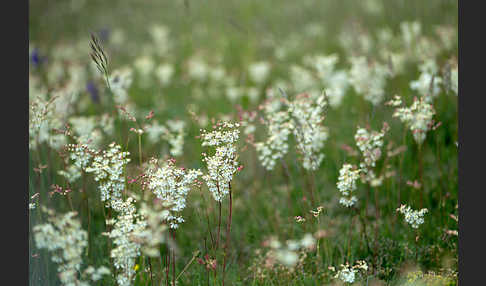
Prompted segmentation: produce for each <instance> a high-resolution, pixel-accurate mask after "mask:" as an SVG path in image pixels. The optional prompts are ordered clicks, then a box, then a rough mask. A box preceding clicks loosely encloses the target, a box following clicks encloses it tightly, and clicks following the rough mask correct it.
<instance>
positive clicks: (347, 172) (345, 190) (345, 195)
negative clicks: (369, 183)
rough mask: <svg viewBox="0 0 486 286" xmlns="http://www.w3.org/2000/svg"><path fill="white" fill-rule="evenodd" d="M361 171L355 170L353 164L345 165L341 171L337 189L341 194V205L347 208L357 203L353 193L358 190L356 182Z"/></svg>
mask: <svg viewBox="0 0 486 286" xmlns="http://www.w3.org/2000/svg"><path fill="white" fill-rule="evenodd" d="M359 173H360V170H353V166H352V165H351V164H344V165H343V167H342V168H341V170H339V178H338V182H337V188H338V190H339V192H341V195H342V197H341V199H340V200H339V203H340V204H342V205H344V206H345V207H351V206H353V205H354V204H355V203H356V202H357V200H358V199H357V198H356V196H354V195H352V193H353V192H354V191H355V190H356V180H358V179H359Z"/></svg>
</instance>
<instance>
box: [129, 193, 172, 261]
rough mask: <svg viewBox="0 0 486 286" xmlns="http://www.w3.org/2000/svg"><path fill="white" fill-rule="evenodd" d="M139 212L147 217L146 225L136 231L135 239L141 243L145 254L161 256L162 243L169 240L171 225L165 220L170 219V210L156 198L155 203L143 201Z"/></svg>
mask: <svg viewBox="0 0 486 286" xmlns="http://www.w3.org/2000/svg"><path fill="white" fill-rule="evenodd" d="M139 213H140V215H141V216H143V217H144V218H145V222H146V225H145V228H142V229H139V230H138V231H137V232H136V233H134V237H135V240H136V241H139V242H140V243H141V246H142V248H141V250H142V252H143V253H144V254H146V255H148V256H150V257H159V255H160V252H159V250H160V245H161V244H162V243H165V242H166V241H167V230H168V229H169V227H168V226H167V224H165V223H164V222H165V221H167V220H168V219H169V216H170V212H169V210H167V209H166V208H165V206H164V205H163V203H158V201H157V200H156V201H155V202H154V204H148V203H146V202H142V204H141V207H140V209H139Z"/></svg>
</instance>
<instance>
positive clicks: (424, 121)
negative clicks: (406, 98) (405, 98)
mask: <svg viewBox="0 0 486 286" xmlns="http://www.w3.org/2000/svg"><path fill="white" fill-rule="evenodd" d="M388 104H389V105H392V106H395V107H398V106H400V105H401V104H402V101H401V99H400V97H398V96H395V98H394V99H393V100H392V101H390V102H388ZM434 114H435V110H434V107H433V106H432V104H430V103H427V101H426V100H425V98H424V97H420V98H417V97H414V99H413V103H412V105H411V106H410V107H398V108H396V109H395V113H393V117H398V118H399V119H400V120H401V121H402V122H403V123H405V125H407V126H408V128H410V130H412V133H413V138H414V139H415V141H416V142H417V144H419V145H421V144H422V143H423V142H424V140H425V137H426V133H427V131H429V130H430V129H431V128H432V126H433V123H434V120H433V119H432V117H433V116H434Z"/></svg>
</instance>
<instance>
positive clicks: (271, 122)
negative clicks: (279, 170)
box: [255, 99, 293, 170]
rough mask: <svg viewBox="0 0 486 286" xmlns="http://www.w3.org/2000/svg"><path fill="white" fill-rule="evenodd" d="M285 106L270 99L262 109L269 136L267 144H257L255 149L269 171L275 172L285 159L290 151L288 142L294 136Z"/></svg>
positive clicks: (278, 101)
mask: <svg viewBox="0 0 486 286" xmlns="http://www.w3.org/2000/svg"><path fill="white" fill-rule="evenodd" d="M282 101H284V99H282ZM283 106H284V104H283V103H282V102H281V101H280V100H278V99H270V100H268V101H267V102H266V103H265V104H264V105H262V106H261V107H260V108H261V109H263V112H264V116H265V119H266V127H267V129H268V134H269V136H268V138H267V140H266V141H265V142H257V143H256V144H255V148H256V151H257V152H258V159H259V160H260V161H261V163H262V165H263V167H264V168H265V169H267V170H273V168H274V167H275V164H276V162H277V160H280V159H281V158H283V156H285V154H287V152H288V149H289V144H288V143H287V140H288V138H289V135H290V134H292V129H293V125H292V121H291V120H290V114H289V112H288V111H287V110H285V109H283Z"/></svg>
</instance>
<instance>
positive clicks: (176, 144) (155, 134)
mask: <svg viewBox="0 0 486 286" xmlns="http://www.w3.org/2000/svg"><path fill="white" fill-rule="evenodd" d="M185 125H186V124H185V122H184V121H182V120H167V123H166V125H162V124H160V123H159V122H157V120H154V121H153V122H152V123H151V124H150V125H146V126H145V127H144V129H145V131H146V132H147V134H148V137H147V138H148V140H149V141H150V142H152V143H157V142H159V141H160V139H163V140H166V141H167V142H168V143H169V145H170V150H169V153H170V155H171V156H173V157H178V156H181V155H182V151H183V147H184V136H185Z"/></svg>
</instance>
